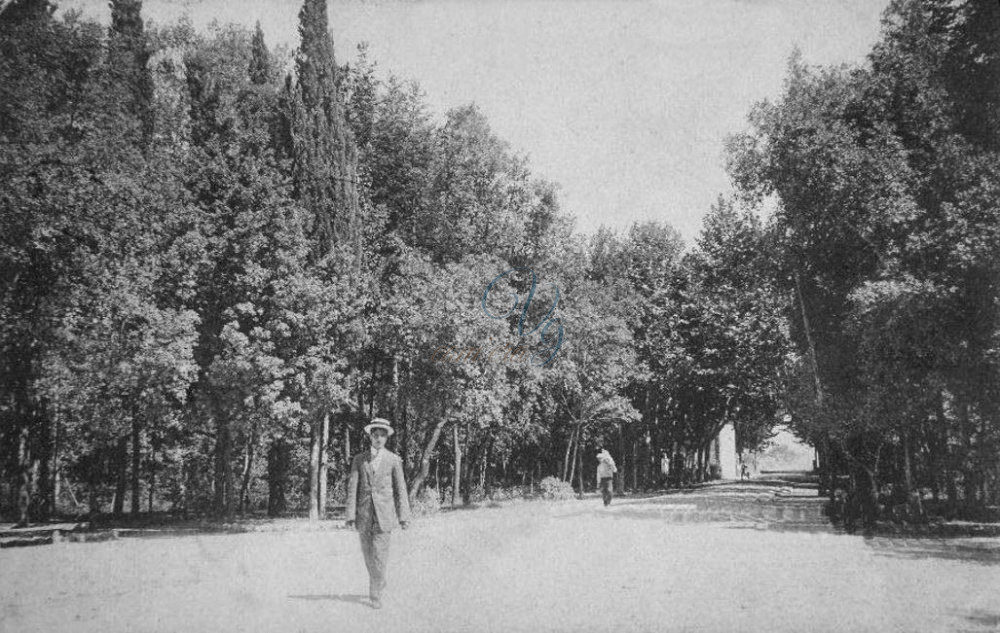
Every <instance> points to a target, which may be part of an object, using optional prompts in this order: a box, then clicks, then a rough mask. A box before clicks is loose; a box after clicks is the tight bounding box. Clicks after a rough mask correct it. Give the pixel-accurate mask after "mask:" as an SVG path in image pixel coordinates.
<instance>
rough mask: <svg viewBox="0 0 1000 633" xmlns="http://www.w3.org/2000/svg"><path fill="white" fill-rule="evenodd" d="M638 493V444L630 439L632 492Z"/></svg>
mask: <svg viewBox="0 0 1000 633" xmlns="http://www.w3.org/2000/svg"><path fill="white" fill-rule="evenodd" d="M638 491H639V442H638V440H636V439H635V438H633V439H632V492H638Z"/></svg>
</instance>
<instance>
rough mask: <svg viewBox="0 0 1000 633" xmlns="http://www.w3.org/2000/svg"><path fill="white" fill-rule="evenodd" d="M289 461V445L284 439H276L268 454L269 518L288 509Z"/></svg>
mask: <svg viewBox="0 0 1000 633" xmlns="http://www.w3.org/2000/svg"><path fill="white" fill-rule="evenodd" d="M288 460H289V457H288V445H287V444H286V443H285V440H284V438H280V437H278V438H275V439H274V440H273V441H272V442H271V448H270V449H269V450H268V452H267V516H270V517H276V516H280V515H281V514H282V513H284V512H285V510H287V508H288V501H287V498H286V496H285V485H286V482H287V481H288Z"/></svg>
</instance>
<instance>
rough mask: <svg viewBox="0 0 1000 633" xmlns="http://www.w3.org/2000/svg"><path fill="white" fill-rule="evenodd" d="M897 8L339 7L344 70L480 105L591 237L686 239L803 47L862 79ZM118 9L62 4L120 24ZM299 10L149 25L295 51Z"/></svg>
mask: <svg viewBox="0 0 1000 633" xmlns="http://www.w3.org/2000/svg"><path fill="white" fill-rule="evenodd" d="M886 4H887V0H659V1H657V0H572V1H571V0H534V1H531V0H384V1H382V2H372V1H370V0H331V1H330V21H331V28H332V31H333V35H334V39H335V44H336V50H337V55H338V61H341V62H343V61H344V60H345V59H347V60H349V59H352V58H353V57H354V55H355V47H356V45H357V43H358V42H361V41H367V42H368V43H369V44H370V50H371V56H372V58H373V59H374V60H375V61H376V62H377V63H378V64H379V66H380V67H381V68H382V69H383V70H390V71H392V72H393V73H395V74H397V75H400V76H403V77H405V78H408V79H416V80H418V81H419V82H420V84H421V86H422V87H423V89H424V90H425V91H426V93H427V97H428V101H429V102H430V103H431V104H432V106H433V107H434V108H435V109H436V110H437V111H438V112H439V113H443V112H444V111H445V110H446V109H447V108H449V107H452V106H457V105H462V104H466V103H469V102H475V103H477V104H478V105H479V106H480V107H481V109H482V110H483V111H484V112H485V113H486V115H487V117H488V118H489V120H490V121H491V123H492V125H493V128H494V130H495V132H496V133H497V134H498V135H499V136H501V137H502V138H504V139H506V140H508V141H509V142H510V143H511V145H512V146H513V147H514V149H516V150H517V151H519V152H522V153H524V154H526V155H527V156H528V157H529V158H530V160H531V164H532V167H533V171H534V173H536V174H537V175H540V176H543V177H545V178H547V179H549V180H552V181H555V182H558V183H559V184H560V185H561V186H562V194H561V196H562V203H563V208H564V210H566V211H568V212H569V213H571V214H573V215H575V216H576V217H577V227H578V228H579V229H580V230H583V231H586V232H591V231H593V230H595V229H596V228H597V227H598V226H600V225H602V224H605V225H608V226H611V227H614V228H617V229H623V228H625V227H627V226H628V225H630V224H631V223H632V222H634V221H642V220H648V219H656V220H660V221H665V222H667V223H669V224H671V225H673V226H674V228H676V229H677V230H679V231H680V232H681V233H682V234H683V235H684V236H685V237H686V238H689V239H690V238H693V237H694V236H696V235H697V233H698V232H699V229H700V226H701V217H702V216H703V215H704V213H705V212H706V211H707V210H708V208H709V205H711V204H712V202H714V200H715V199H716V197H717V196H718V195H719V194H720V193H726V192H728V191H729V187H730V186H729V180H728V178H727V177H726V174H725V170H724V159H723V142H724V139H725V137H726V135H727V134H730V133H733V132H736V131H740V130H742V129H744V128H745V126H746V115H747V113H748V111H749V109H750V106H751V105H752V104H753V103H754V102H755V101H758V100H761V99H764V98H768V97H776V96H777V95H779V94H780V90H781V85H782V79H783V77H784V73H785V67H786V62H787V59H788V56H789V54H790V53H791V51H792V48H793V46H798V47H799V49H800V50H801V51H802V55H803V58H804V59H805V61H806V62H808V63H811V64H840V63H856V62H859V61H861V60H862V59H863V57H864V55H865V53H866V52H867V51H868V49H869V48H870V47H871V45H872V44H873V43H874V41H875V39H876V37H877V35H878V29H879V16H880V14H881V11H882V9H883V8H884V7H885V5H886ZM107 5H108V2H107V0H62V2H60V6H61V7H62V8H72V7H78V8H83V9H84V10H85V12H86V13H88V14H92V15H99V16H103V17H105V18H106V19H108V16H109V14H110V11H109V10H108V8H107ZM299 7H300V2H299V1H298V0H186V1H181V0H146V1H145V2H144V12H145V14H146V16H147V19H148V18H152V19H153V20H155V21H156V22H159V23H163V22H168V21H172V20H173V19H175V18H178V17H180V16H182V15H185V14H187V15H189V16H190V17H191V19H192V20H193V21H194V23H195V24H196V25H198V26H203V25H205V24H207V23H208V22H210V21H211V20H212V19H218V20H219V21H220V22H239V23H244V24H248V25H253V24H254V22H256V21H257V20H260V22H261V25H262V26H263V28H264V32H265V35H266V37H267V39H268V41H269V44H271V45H274V44H277V43H284V44H288V45H289V46H292V47H294V46H295V45H296V43H297V37H298V35H297V31H296V25H297V19H298V18H297V15H298V10H299Z"/></svg>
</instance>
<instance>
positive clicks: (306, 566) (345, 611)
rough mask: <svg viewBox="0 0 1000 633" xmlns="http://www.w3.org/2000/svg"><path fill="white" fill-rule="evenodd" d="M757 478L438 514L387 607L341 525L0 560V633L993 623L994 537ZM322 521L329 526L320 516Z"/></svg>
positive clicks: (856, 627) (35, 551) (397, 543)
mask: <svg viewBox="0 0 1000 633" xmlns="http://www.w3.org/2000/svg"><path fill="white" fill-rule="evenodd" d="M818 509H819V500H818V499H816V498H815V490H812V491H810V490H809V489H808V488H803V487H796V486H794V485H789V486H787V487H778V488H775V487H774V486H763V485H757V484H749V485H748V484H728V485H722V486H713V487H710V488H706V489H703V490H700V491H696V492H694V493H690V494H673V495H666V496H657V497H647V498H635V499H632V498H629V499H616V500H615V502H614V503H613V504H612V505H611V506H610V507H608V508H604V507H603V506H602V505H601V503H600V500H599V499H597V498H595V497H593V496H590V497H588V498H586V499H584V500H572V501H561V502H521V503H516V504H512V505H508V506H504V507H501V508H481V509H477V510H471V511H456V512H448V513H441V514H438V515H436V516H433V517H430V518H425V519H420V520H417V521H415V523H414V526H413V527H412V528H411V529H410V530H409V531H408V532H400V533H397V534H396V535H395V536H394V537H393V543H392V558H391V561H390V576H389V589H388V592H387V594H386V598H385V608H384V609H382V610H381V611H375V610H372V609H371V608H370V607H369V606H368V604H367V597H366V595H365V594H366V592H367V577H366V575H365V568H364V563H363V561H362V558H361V552H360V549H359V547H358V539H357V536H356V535H355V534H354V533H353V532H350V531H347V530H343V529H321V530H318V531H304V530H303V529H301V527H302V525H303V522H296V523H294V525H296V526H298V527H297V528H295V529H292V530H290V531H273V532H255V533H247V534H219V535H189V536H177V535H172V536H169V537H165V538H122V539H119V540H114V541H107V542H99V543H61V544H56V545H51V546H42V547H25V548H9V549H5V550H3V551H0V631H4V633H7V632H11V633H14V632H21V631H24V632H29V631H44V632H46V633H48V632H55V631H103V632H109V633H110V632H122V633H125V632H144V631H150V632H152V631H178V632H182V631H183V632H199V631H211V632H226V631H233V632H236V631H240V632H245V631H268V632H270V631H274V632H310V633H311V632H321V631H322V632H329V631H379V632H381V633H385V632H392V631H470V632H471V631H505V632H509V631H612V630H613V631H618V632H624V631H719V632H727V633H728V632H732V631H740V632H749V631H770V632H774V631H788V632H795V633H801V632H804V631H879V632H883V631H907V632H909V631H996V630H998V629H1000V540H998V539H969V538H965V539H949V540H941V539H917V538H886V537H875V538H864V537H862V536H856V535H847V534H842V533H838V532H837V531H835V530H833V529H832V528H831V527H829V526H828V525H826V524H825V522H824V520H823V519H822V516H821V515H820V514H819V513H818ZM324 525H325V527H326V528H330V527H331V526H332V525H335V522H330V523H326V524H324Z"/></svg>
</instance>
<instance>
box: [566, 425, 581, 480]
mask: <svg viewBox="0 0 1000 633" xmlns="http://www.w3.org/2000/svg"><path fill="white" fill-rule="evenodd" d="M580 432H581V429H580V427H579V426H577V427H576V433H575V434H574V435H573V437H574V438H575V440H574V441H573V460H572V461H571V462H570V466H569V477H567V478H566V481H568V482H569V483H570V485H572V484H573V477H574V476H575V475H576V461H577V458H578V457H579V453H580V434H581V433H580Z"/></svg>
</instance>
